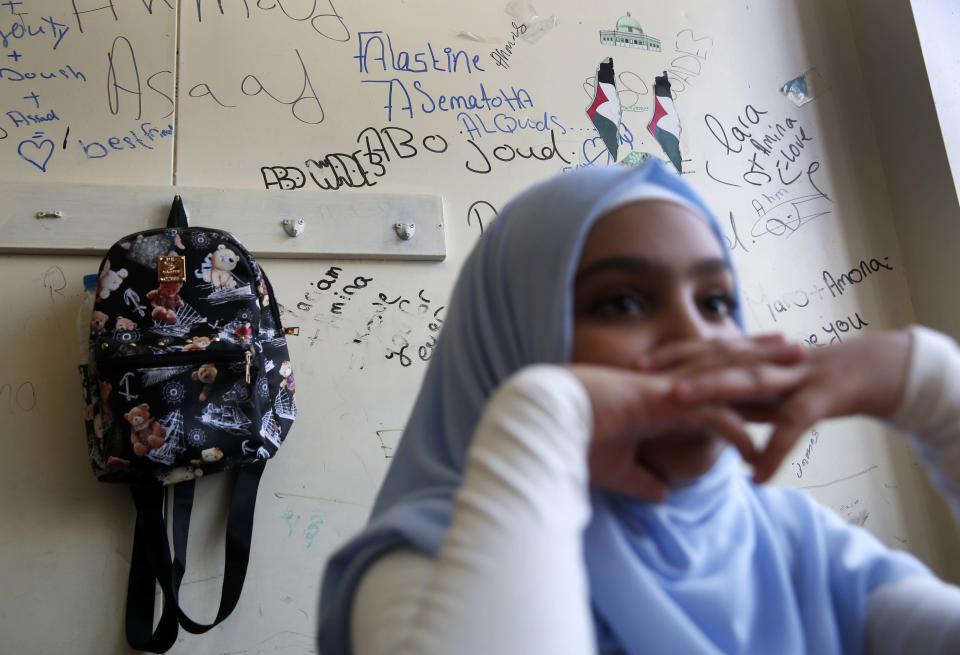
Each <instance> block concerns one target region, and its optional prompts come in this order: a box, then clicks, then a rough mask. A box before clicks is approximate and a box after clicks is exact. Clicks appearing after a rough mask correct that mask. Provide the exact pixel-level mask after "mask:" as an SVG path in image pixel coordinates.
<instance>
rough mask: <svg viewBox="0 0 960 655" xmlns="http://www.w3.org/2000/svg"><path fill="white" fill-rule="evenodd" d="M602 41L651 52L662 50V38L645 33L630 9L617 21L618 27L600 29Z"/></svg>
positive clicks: (605, 43) (606, 43) (604, 43)
mask: <svg viewBox="0 0 960 655" xmlns="http://www.w3.org/2000/svg"><path fill="white" fill-rule="evenodd" d="M600 43H602V44H603V45H612V46H620V47H622V48H638V49H640V50H650V51H651V52H660V51H661V48H660V39H658V38H656V37H653V36H650V35H649V34H646V33H644V31H643V27H642V26H641V25H640V22H639V21H638V20H637V19H636V18H634V17H633V16H631V15H630V12H629V11H628V12H627V15H626V16H621V17H620V20H618V21H617V27H616V29H613V30H600Z"/></svg>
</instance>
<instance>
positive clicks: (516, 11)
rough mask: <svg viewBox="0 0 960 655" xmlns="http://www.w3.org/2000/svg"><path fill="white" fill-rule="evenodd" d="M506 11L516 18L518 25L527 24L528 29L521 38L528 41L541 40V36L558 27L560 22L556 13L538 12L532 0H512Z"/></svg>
mask: <svg viewBox="0 0 960 655" xmlns="http://www.w3.org/2000/svg"><path fill="white" fill-rule="evenodd" d="M504 11H505V12H506V13H507V14H508V15H510V16H512V17H513V18H514V19H516V23H517V25H524V26H526V28H527V29H526V31H525V32H524V33H523V36H522V37H521V38H523V40H524V41H526V42H527V43H536V42H537V41H539V40H540V37H542V36H543V35H544V34H546V33H547V32H549V31H550V30H552V29H553V28H554V27H556V26H557V22H558V21H557V17H556V16H555V15H550V16H541V15H540V14H538V13H537V10H536V8H535V7H534V6H533V2H531V0H510V2H508V3H507V7H506V9H504Z"/></svg>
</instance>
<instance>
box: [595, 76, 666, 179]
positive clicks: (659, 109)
mask: <svg viewBox="0 0 960 655" xmlns="http://www.w3.org/2000/svg"><path fill="white" fill-rule="evenodd" d="M597 79H599V77H598V78H597ZM653 94H654V97H655V98H654V107H653V118H651V119H650V122H649V123H648V124H647V131H648V132H650V134H651V135H653V138H654V139H656V140H657V143H659V144H660V147H661V148H663V151H664V152H665V153H666V154H667V157H669V158H670V162H671V163H672V164H673V166H674V168H676V169H677V172H678V173H682V172H683V171H682V170H681V168H680V167H681V162H682V161H683V157H682V156H681V154H680V114H679V113H677V107H676V105H674V104H673V96H672V95H671V93H670V80H669V79H667V72H666V71H664V72H663V75H660V76H657V77H655V78H654V84H653Z"/></svg>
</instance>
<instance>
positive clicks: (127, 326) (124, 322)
mask: <svg viewBox="0 0 960 655" xmlns="http://www.w3.org/2000/svg"><path fill="white" fill-rule="evenodd" d="M113 329H114V330H118V331H121V332H126V331H129V330H136V329H137V324H136V323H134V322H133V321H131V320H130V319H129V318H126V317H124V316H118V317H117V322H116V323H114V325H113Z"/></svg>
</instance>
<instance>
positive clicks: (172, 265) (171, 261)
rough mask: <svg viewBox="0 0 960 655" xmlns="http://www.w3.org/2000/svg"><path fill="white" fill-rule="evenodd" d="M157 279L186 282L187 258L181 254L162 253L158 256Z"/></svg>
mask: <svg viewBox="0 0 960 655" xmlns="http://www.w3.org/2000/svg"><path fill="white" fill-rule="evenodd" d="M157 280H158V281H160V282H186V280H187V260H186V258H184V257H182V256H180V255H161V256H160V257H157Z"/></svg>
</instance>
